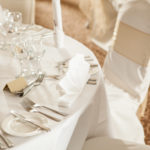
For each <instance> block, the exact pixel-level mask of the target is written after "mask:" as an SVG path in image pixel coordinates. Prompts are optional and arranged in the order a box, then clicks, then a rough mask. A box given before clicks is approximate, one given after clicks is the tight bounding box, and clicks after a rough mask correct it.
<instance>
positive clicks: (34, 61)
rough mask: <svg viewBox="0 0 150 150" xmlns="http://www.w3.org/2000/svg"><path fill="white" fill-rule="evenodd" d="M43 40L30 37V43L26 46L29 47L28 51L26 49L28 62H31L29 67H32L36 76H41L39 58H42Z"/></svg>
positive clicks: (44, 47) (43, 51)
mask: <svg viewBox="0 0 150 150" xmlns="http://www.w3.org/2000/svg"><path fill="white" fill-rule="evenodd" d="M44 42H45V39H42V38H39V37H32V38H31V39H30V42H29V43H28V44H30V45H29V47H30V50H29V48H28V52H29V53H28V54H29V60H30V62H31V66H33V68H34V70H35V71H36V72H34V73H35V74H36V75H39V74H42V73H43V72H42V68H41V64H40V63H41V58H42V57H43V55H44V53H45V50H46V46H45V43H44Z"/></svg>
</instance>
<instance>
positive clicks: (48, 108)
mask: <svg viewBox="0 0 150 150" xmlns="http://www.w3.org/2000/svg"><path fill="white" fill-rule="evenodd" d="M38 107H41V108H45V109H47V110H50V111H52V112H54V113H56V114H59V115H62V116H68V114H66V113H63V112H59V111H57V110H54V109H52V108H50V107H47V106H38Z"/></svg>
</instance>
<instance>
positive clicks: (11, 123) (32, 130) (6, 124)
mask: <svg viewBox="0 0 150 150" xmlns="http://www.w3.org/2000/svg"><path fill="white" fill-rule="evenodd" d="M23 115H24V116H26V117H28V118H29V119H31V120H34V121H36V122H37V123H40V124H42V125H44V124H45V125H46V124H47V123H48V119H46V118H45V117H42V116H41V115H35V114H32V116H31V114H30V115H29V113H24V114H23ZM1 128H2V129H3V131H4V132H6V133H7V134H10V135H13V136H19V137H27V136H33V135H37V134H39V133H41V132H42V130H40V129H39V128H36V127H34V126H32V125H30V124H29V123H23V122H21V121H20V120H19V119H17V118H15V117H14V116H13V115H9V116H8V117H6V118H5V119H4V120H3V122H2V124H1Z"/></svg>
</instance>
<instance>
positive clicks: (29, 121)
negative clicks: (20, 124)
mask: <svg viewBox="0 0 150 150" xmlns="http://www.w3.org/2000/svg"><path fill="white" fill-rule="evenodd" d="M23 120H24V121H26V122H28V123H30V124H32V125H34V126H36V127H38V128H40V129H42V130H45V131H47V132H48V131H50V128H48V127H45V126H42V125H40V124H38V123H35V122H33V121H31V120H28V119H23Z"/></svg>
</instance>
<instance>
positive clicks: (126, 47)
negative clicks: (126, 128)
mask: <svg viewBox="0 0 150 150" xmlns="http://www.w3.org/2000/svg"><path fill="white" fill-rule="evenodd" d="M149 20H150V2H149V1H148V0H142V1H141V0H132V1H130V2H126V3H125V4H124V6H123V7H122V8H121V9H120V12H119V15H118V18H117V23H116V27H115V32H114V35H113V40H114V43H113V46H112V48H111V50H110V51H109V52H108V55H107V58H106V60H105V63H104V67H103V70H104V74H105V77H106V78H107V79H108V80H110V81H111V82H112V83H113V84H115V85H116V86H118V87H119V88H122V89H123V90H125V91H127V92H128V93H129V94H131V96H133V97H135V98H136V99H137V102H139V103H141V102H142V100H144V98H145V95H146V92H147V90H148V87H149V83H150V21H149Z"/></svg>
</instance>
